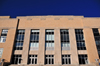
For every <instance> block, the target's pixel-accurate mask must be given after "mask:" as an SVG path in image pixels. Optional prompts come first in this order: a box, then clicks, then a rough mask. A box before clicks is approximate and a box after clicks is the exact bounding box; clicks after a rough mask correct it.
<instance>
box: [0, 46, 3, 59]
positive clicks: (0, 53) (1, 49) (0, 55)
mask: <svg viewBox="0 0 100 66" xmlns="http://www.w3.org/2000/svg"><path fill="white" fill-rule="evenodd" d="M2 53H3V48H0V58H1V57H2Z"/></svg>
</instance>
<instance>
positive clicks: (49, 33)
mask: <svg viewBox="0 0 100 66" xmlns="http://www.w3.org/2000/svg"><path fill="white" fill-rule="evenodd" d="M45 45H46V50H54V30H46V39H45Z"/></svg>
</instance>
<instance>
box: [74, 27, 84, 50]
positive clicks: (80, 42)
mask: <svg viewBox="0 0 100 66" xmlns="http://www.w3.org/2000/svg"><path fill="white" fill-rule="evenodd" d="M75 34H76V41H77V49H78V50H86V47H85V40H84V34H83V30H82V29H75Z"/></svg>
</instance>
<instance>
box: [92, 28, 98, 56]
mask: <svg viewBox="0 0 100 66" xmlns="http://www.w3.org/2000/svg"><path fill="white" fill-rule="evenodd" d="M93 34H94V39H95V43H96V46H97V50H98V54H99V58H100V35H99V31H98V29H96V28H95V29H93Z"/></svg>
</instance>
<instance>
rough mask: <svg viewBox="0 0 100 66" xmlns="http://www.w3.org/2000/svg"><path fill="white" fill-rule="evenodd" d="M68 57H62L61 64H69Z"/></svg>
mask: <svg viewBox="0 0 100 66" xmlns="http://www.w3.org/2000/svg"><path fill="white" fill-rule="evenodd" d="M70 59H71V58H70V55H62V64H71V60H70Z"/></svg>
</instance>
